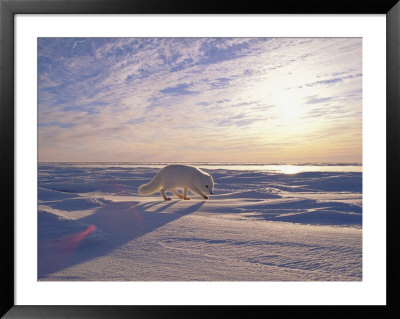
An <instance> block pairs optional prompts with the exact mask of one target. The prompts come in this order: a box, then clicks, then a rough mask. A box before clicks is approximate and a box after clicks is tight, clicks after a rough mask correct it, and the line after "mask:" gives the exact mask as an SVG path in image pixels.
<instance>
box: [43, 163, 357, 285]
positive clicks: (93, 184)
mask: <svg viewBox="0 0 400 319" xmlns="http://www.w3.org/2000/svg"><path fill="white" fill-rule="evenodd" d="M162 166H163V165H161V164H159V165H140V164H137V165H127V164H121V163H120V164H118V163H113V164H111V163H97V164H94V163H91V164H89V163H40V164H39V168H38V280H40V281H361V280H362V173H361V166H355V167H350V168H349V167H347V166H341V165H331V166H296V167H293V166H290V167H283V166H281V167H282V170H280V169H279V166H276V167H272V166H270V167H264V166H254V165H253V166H237V165H225V166H222V165H203V166H202V165H197V166H198V167H200V168H202V169H204V170H205V171H207V172H208V173H210V174H212V176H213V178H214V181H215V194H214V195H212V196H210V199H209V200H206V201H205V200H203V199H202V198H200V197H199V196H197V195H194V194H191V196H190V197H191V200H189V201H184V200H180V199H178V198H176V197H174V196H171V197H172V201H164V200H163V199H162V198H161V196H160V195H159V194H158V193H157V194H154V195H151V196H140V195H139V194H138V191H137V189H138V186H139V185H141V184H143V183H146V182H148V181H149V180H150V179H151V178H152V177H153V176H154V175H155V174H156V173H157V171H158V170H159V168H160V167H162ZM288 173H290V174H288Z"/></svg>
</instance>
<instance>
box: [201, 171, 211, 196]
mask: <svg viewBox="0 0 400 319" xmlns="http://www.w3.org/2000/svg"><path fill="white" fill-rule="evenodd" d="M202 182H203V183H202V184H201V185H200V188H201V191H202V192H203V193H205V194H210V195H212V194H213V192H214V180H213V178H212V176H211V175H210V174H206V175H204V176H203V178H202Z"/></svg>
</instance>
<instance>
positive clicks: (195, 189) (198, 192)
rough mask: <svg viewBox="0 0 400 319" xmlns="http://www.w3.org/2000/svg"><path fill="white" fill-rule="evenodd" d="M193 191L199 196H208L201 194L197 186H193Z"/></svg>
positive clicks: (205, 197) (206, 197)
mask: <svg viewBox="0 0 400 319" xmlns="http://www.w3.org/2000/svg"><path fill="white" fill-rule="evenodd" d="M192 191H193V192H195V193H196V194H197V195H200V196H201V197H203V198H204V199H208V196H207V195H205V194H203V192H202V191H200V190H198V189H197V188H193V189H192Z"/></svg>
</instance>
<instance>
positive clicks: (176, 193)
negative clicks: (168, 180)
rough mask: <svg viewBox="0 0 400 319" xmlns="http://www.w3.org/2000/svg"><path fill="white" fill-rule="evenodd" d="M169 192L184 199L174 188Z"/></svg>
mask: <svg viewBox="0 0 400 319" xmlns="http://www.w3.org/2000/svg"><path fill="white" fill-rule="evenodd" d="M171 192H172V193H174V194H175V196H178V197H179V198H180V199H184V197H183V196H182V195H181V194H179V193H178V191H177V190H176V189H173V190H172V191H171Z"/></svg>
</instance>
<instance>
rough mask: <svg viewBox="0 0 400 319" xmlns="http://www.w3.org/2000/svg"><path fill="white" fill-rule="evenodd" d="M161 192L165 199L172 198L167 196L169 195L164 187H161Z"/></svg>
mask: <svg viewBox="0 0 400 319" xmlns="http://www.w3.org/2000/svg"><path fill="white" fill-rule="evenodd" d="M160 193H161V196H162V197H163V198H164V200H171V198H169V197H167V195H166V194H165V189H164V188H161V190H160Z"/></svg>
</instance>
